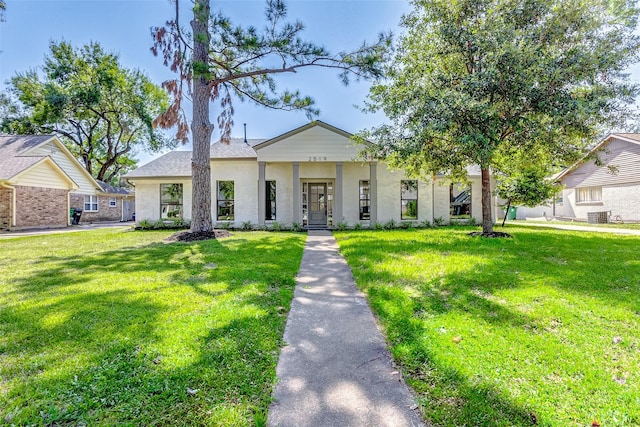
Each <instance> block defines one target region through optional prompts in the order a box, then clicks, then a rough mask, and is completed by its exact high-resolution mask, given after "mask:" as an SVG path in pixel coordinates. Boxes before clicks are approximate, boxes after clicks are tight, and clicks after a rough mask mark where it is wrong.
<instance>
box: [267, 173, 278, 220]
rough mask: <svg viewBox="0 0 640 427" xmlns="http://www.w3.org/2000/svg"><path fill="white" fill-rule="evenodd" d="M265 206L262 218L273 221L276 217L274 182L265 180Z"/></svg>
mask: <svg viewBox="0 0 640 427" xmlns="http://www.w3.org/2000/svg"><path fill="white" fill-rule="evenodd" d="M265 184H266V187H267V188H266V192H265V195H266V197H267V199H266V201H265V202H266V206H265V210H264V219H266V220H267V221H275V219H276V182H275V181H266V182H265Z"/></svg>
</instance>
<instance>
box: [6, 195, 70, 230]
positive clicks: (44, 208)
mask: <svg viewBox="0 0 640 427" xmlns="http://www.w3.org/2000/svg"><path fill="white" fill-rule="evenodd" d="M67 193H68V190H59V189H54V188H42V187H24V186H16V227H65V226H66V225H67V221H68V217H69V211H68V210H67Z"/></svg>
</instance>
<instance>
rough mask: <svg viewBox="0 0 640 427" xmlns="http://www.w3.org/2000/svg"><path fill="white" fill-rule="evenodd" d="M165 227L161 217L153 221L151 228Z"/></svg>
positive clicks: (159, 228) (161, 228) (160, 228)
mask: <svg viewBox="0 0 640 427" xmlns="http://www.w3.org/2000/svg"><path fill="white" fill-rule="evenodd" d="M165 228H166V224H165V223H164V221H163V220H161V219H159V220H157V221H155V222H154V223H153V229H154V230H163V229H165Z"/></svg>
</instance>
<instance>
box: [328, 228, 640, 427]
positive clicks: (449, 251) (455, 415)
mask: <svg viewBox="0 0 640 427" xmlns="http://www.w3.org/2000/svg"><path fill="white" fill-rule="evenodd" d="M471 230H472V229H471V228H465V227H445V228H440V229H433V230H404V231H358V232H340V233H336V236H337V238H338V242H339V245H340V248H341V251H342V253H343V254H344V255H345V257H346V258H347V261H348V263H349V265H350V266H351V268H352V269H353V272H354V275H355V277H356V281H357V283H358V286H359V287H360V288H361V289H362V290H363V291H365V292H366V293H367V295H368V298H369V301H370V302H371V305H372V308H373V310H374V312H375V313H376V314H377V316H378V317H379V319H380V322H381V324H382V325H383V328H384V329H385V330H386V334H387V338H388V341H389V343H390V347H391V351H392V352H393V354H394V357H395V358H396V360H397V361H398V362H399V364H401V365H402V367H403V370H404V372H405V374H406V375H407V376H408V382H409V384H410V385H411V386H412V387H413V389H414V390H415V391H416V392H417V395H418V399H419V404H420V407H421V409H422V411H423V413H424V416H425V419H426V420H427V421H429V422H430V423H433V425H435V426H528V425H529V426H530V425H542V426H557V427H566V426H585V427H587V426H600V425H601V426H603V427H605V426H606V427H613V426H620V427H622V426H625V427H628V426H638V425H640V255H639V254H640V237H638V236H620V235H612V234H596V233H586V232H577V231H576V232H571V231H563V230H551V229H538V228H535V229H534V228H527V227H522V228H518V227H508V228H507V230H506V231H508V232H509V233H511V234H512V235H513V238H512V239H485V238H480V237H473V238H472V237H469V236H467V233H468V232H469V231H471Z"/></svg>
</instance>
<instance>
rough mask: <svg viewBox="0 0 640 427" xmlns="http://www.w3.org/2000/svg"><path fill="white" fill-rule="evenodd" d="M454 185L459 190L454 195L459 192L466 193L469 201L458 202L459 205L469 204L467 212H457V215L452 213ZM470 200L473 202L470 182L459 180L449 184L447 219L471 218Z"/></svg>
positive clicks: (471, 206)
mask: <svg viewBox="0 0 640 427" xmlns="http://www.w3.org/2000/svg"><path fill="white" fill-rule="evenodd" d="M454 186H456V187H457V188H458V190H460V192H459V193H458V194H457V195H456V197H458V196H460V194H462V193H467V195H468V197H469V202H468V203H460V206H469V208H468V213H465V214H457V215H454V214H453V209H454V203H455V201H454V197H453V190H454ZM472 202H473V187H472V186H471V183H468V184H462V183H459V182H452V183H451V184H450V185H449V219H450V220H470V219H471V218H473V210H472V208H473V205H472Z"/></svg>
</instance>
